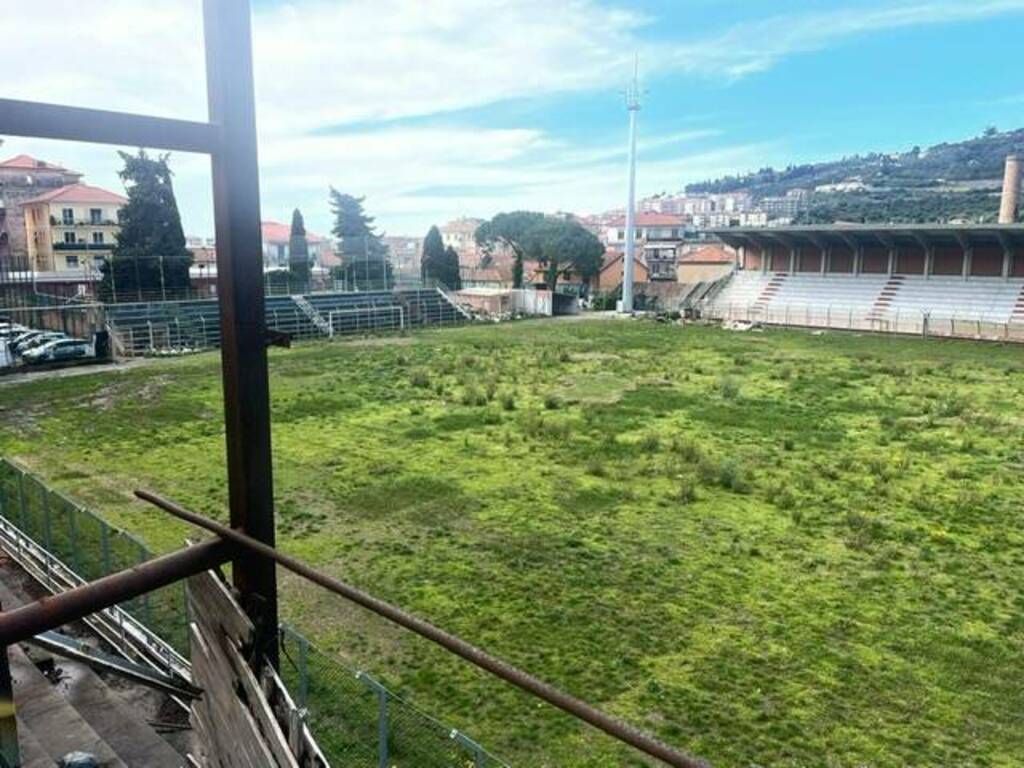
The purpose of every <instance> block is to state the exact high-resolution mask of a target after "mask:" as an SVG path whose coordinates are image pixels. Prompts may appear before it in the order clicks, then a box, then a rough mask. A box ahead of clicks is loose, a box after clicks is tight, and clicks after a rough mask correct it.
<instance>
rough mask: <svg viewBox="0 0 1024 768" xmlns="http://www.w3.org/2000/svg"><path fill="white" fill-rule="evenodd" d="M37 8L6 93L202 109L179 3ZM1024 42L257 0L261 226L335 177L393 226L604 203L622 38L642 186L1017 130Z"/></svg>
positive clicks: (783, 0) (690, 10) (897, 17)
mask: <svg viewBox="0 0 1024 768" xmlns="http://www.w3.org/2000/svg"><path fill="white" fill-rule="evenodd" d="M53 4H54V6H56V7H54V8H51V9H50V12H48V14H47V19H48V20H47V24H45V25H40V24H39V23H38V19H37V17H36V15H35V13H34V12H33V9H32V8H31V4H27V3H19V4H17V6H18V7H17V8H16V9H15V10H14V11H13V14H14V16H16V17H17V16H19V15H20V16H23V17H24V18H21V19H19V18H12V19H10V21H11V22H12V23H13V28H16V29H19V30H23V31H24V34H19V35H18V36H17V40H15V41H14V42H13V43H12V44H13V45H14V47H15V50H14V51H8V56H7V59H8V61H9V62H13V65H10V64H9V67H10V66H13V75H14V76H13V77H11V78H9V79H8V78H5V82H4V85H3V86H2V87H0V92H2V95H4V96H9V97H14V98H31V99H36V100H43V101H54V102H64V103H72V104H81V105H88V106H96V107H102V108H106V109H125V110H135V111H142V112H147V113H151V114H163V115H175V116H182V117H191V118H195V119H204V118H205V98H204V93H203V80H202V78H203V65H202V48H201V39H200V35H199V31H198V30H199V23H200V18H201V17H200V7H199V2H198V0H158V1H157V2H152V3H148V2H147V3H145V4H140V3H137V2H133V1H132V0H91V3H90V16H91V17H92V18H93V20H94V22H95V23H94V27H95V28H97V29H106V30H108V31H109V32H110V34H109V35H107V36H105V38H102V39H93V38H90V40H89V41H88V45H86V46H83V47H78V46H68V45H66V46H60V47H55V46H53V45H52V41H53V40H54V39H73V37H74V35H76V34H78V31H80V29H79V27H78V25H77V22H76V21H75V18H76V17H77V13H78V12H77V10H76V9H78V8H79V6H78V4H77V3H74V2H72V1H71V0H53ZM62 5H64V6H67V7H66V8H64V9H63V10H62V9H61V8H60V7H59V6H62ZM48 7H49V4H48ZM64 11H66V13H65V12H64ZM10 15H11V13H10V12H9V9H8V10H5V16H10ZM62 19H68V22H67V24H68V29H67V30H66V34H65V33H64V32H62V31H61V29H60V25H61V24H62V23H63V22H62V21H61V20H62ZM76 30H78V31H76ZM1021 32H1024V0H969V1H965V0H889V1H888V2H880V1H879V0H851V1H849V2H842V3H840V2H826V0H771V1H770V2H769V1H768V0H744V2H718V1H717V0H675V1H672V0H644V1H642V2H616V1H615V0H430V2H420V1H419V0H416V1H414V0H338V1H334V0H291V1H290V2H277V1H275V0H259V2H256V3H255V4H254V47H255V51H254V56H255V67H256V78H257V104H258V120H259V131H260V155H261V195H262V200H263V210H264V217H265V218H268V219H278V220H283V221H286V220H287V219H288V217H289V216H290V213H291V209H292V208H293V207H295V206H299V207H301V208H302V210H303V212H304V213H305V215H306V219H307V224H308V226H309V227H310V228H312V229H314V230H319V231H326V230H327V229H328V228H329V213H328V209H327V205H326V197H327V188H328V186H329V185H332V184H333V185H334V186H336V187H338V188H339V189H342V190H344V191H348V192H352V193H354V194H364V195H366V197H367V202H366V205H367V208H368V210H369V211H370V212H371V213H372V214H374V215H376V217H377V220H378V222H379V224H380V226H381V228H382V229H384V230H386V231H387V232H388V233H391V234H422V233H423V232H424V231H425V230H426V228H427V227H428V226H429V225H430V224H432V223H442V222H443V221H445V220H447V219H450V218H453V217H455V216H458V215H476V216H482V217H486V216H490V215H492V214H494V213H496V212H497V211H499V210H507V209H511V208H533V209H538V210H544V211H554V210H573V211H578V212H595V211H599V210H603V209H606V208H610V207H614V206H618V205H621V204H622V202H623V200H622V199H623V197H624V178H625V154H624V150H625V129H626V123H625V112H624V109H623V106H622V97H621V90H622V88H623V87H624V85H625V83H626V81H627V79H628V76H629V72H630V62H631V59H632V56H633V53H634V52H636V53H638V54H639V57H640V67H641V74H642V79H643V86H644V88H645V89H646V91H647V95H646V101H645V105H644V109H643V111H642V113H641V123H640V131H641V133H640V147H641V151H640V167H639V172H638V186H639V191H640V193H641V194H651V193H655V192H660V191H674V190H677V189H679V188H680V187H681V186H683V185H684V184H685V183H687V182H689V181H696V180H700V179H703V178H706V177H708V176H715V175H721V174H725V173H737V172H742V171H747V170H752V169H756V168H758V167H761V166H763V165H775V166H780V165H786V164H788V163H799V162H807V161H813V160H822V159H829V158H833V157H836V156H839V155H843V154H852V153H855V152H864V151H871V150H897V149H904V148H909V147H910V146H913V145H914V144H919V145H922V146H924V145H928V144H933V143H936V142H940V141H947V140H957V139H960V138H964V137H967V136H972V135H976V134H977V133H979V132H980V131H981V130H982V129H984V128H985V127H986V126H988V125H996V126H998V127H999V128H1001V129H1008V128H1015V127H1020V126H1022V125H1024V119H1022V113H1024V84H1022V83H1021V81H1020V77H1019V73H1020V71H1021V69H1020V63H1019V53H1018V50H1019V44H1018V41H1019V40H1020V39H1021ZM19 49H23V50H19ZM42 49H45V50H47V51H48V55H47V56H46V57H39V56H38V55H37V52H38V51H39V50H42ZM22 54H23V55H22ZM9 74H10V71H9ZM22 151H26V152H30V153H31V154H35V155H38V156H40V157H44V158H46V159H51V160H55V161H59V162H63V163H65V164H67V165H69V166H73V167H75V168H77V169H79V170H82V171H84V172H85V173H86V174H87V180H88V181H90V182H91V183H95V184H100V185H103V186H107V187H109V188H112V189H118V188H119V182H118V181H117V177H116V171H117V168H118V162H117V158H116V156H115V155H114V154H113V152H112V151H111V149H110V148H106V147H93V146H81V145H74V144H67V143H60V142H39V141H28V140H22V139H15V138H9V139H8V140H7V141H6V143H5V146H4V147H3V148H0V155H5V156H6V155H10V154H16V153H18V152H22ZM172 163H173V166H174V168H175V169H176V172H177V189H178V194H179V202H180V207H181V209H182V214H183V218H184V222H185V227H186V230H187V231H189V232H190V233H195V234H199V235H206V234H210V233H211V231H212V224H211V221H212V214H211V210H210V196H209V170H208V163H207V162H206V160H205V159H204V158H200V157H192V156H188V155H176V156H175V157H174V158H173V159H172Z"/></svg>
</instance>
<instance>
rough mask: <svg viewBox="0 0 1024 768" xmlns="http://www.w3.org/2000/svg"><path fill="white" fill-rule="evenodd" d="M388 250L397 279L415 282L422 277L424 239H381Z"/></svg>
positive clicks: (398, 237) (402, 237) (400, 237)
mask: <svg viewBox="0 0 1024 768" xmlns="http://www.w3.org/2000/svg"><path fill="white" fill-rule="evenodd" d="M381 240H382V242H383V243H384V245H385V246H386V247H387V249H388V258H389V259H390V261H391V269H392V270H394V275H395V279H396V280H398V281H402V280H415V279H416V278H418V277H419V276H420V260H421V257H422V256H423V238H422V237H405V236H402V235H393V236H392V235H388V236H385V237H383V238H381Z"/></svg>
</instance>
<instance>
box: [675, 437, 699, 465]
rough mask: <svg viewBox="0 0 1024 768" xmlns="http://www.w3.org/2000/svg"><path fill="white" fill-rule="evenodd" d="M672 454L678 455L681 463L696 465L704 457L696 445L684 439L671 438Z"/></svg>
mask: <svg viewBox="0 0 1024 768" xmlns="http://www.w3.org/2000/svg"><path fill="white" fill-rule="evenodd" d="M671 447H672V452H673V453H676V454H678V455H679V458H681V459H682V460H683V461H686V462H689V463H690V464H696V463H697V462H699V461H700V460H701V458H702V457H703V456H704V452H703V451H701V449H700V446H699V445H697V443H695V442H694V441H693V440H690V439H688V438H685V437H674V438H672V445H671Z"/></svg>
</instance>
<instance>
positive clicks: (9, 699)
mask: <svg viewBox="0 0 1024 768" xmlns="http://www.w3.org/2000/svg"><path fill="white" fill-rule="evenodd" d="M0 610H2V607H0ZM9 653H10V647H9V646H6V645H4V646H0V768H14V766H17V765H21V756H20V754H19V752H18V721H17V718H16V717H15V708H14V686H13V685H12V683H11V663H10V658H9V657H8V654H9Z"/></svg>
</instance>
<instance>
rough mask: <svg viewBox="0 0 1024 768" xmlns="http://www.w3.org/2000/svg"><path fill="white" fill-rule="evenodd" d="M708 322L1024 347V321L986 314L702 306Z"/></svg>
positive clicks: (823, 306) (837, 307)
mask: <svg viewBox="0 0 1024 768" xmlns="http://www.w3.org/2000/svg"><path fill="white" fill-rule="evenodd" d="M701 313H702V315H703V316H704V317H705V318H709V319H712V320H723V321H729V320H741V321H748V322H761V323H766V324H769V325H789V326H797V327H802V328H824V329H830V330H845V331H868V332H872V333H898V334H907V335H915V336H926V337H927V336H941V337H949V338H963V339H982V340H986V341H1013V342H1024V322H1013V321H1006V320H1002V319H995V318H993V317H991V316H988V315H985V314H984V313H962V314H953V315H938V316H936V315H935V314H933V313H929V312H926V311H920V310H900V309H895V310H887V311H877V312H876V311H873V310H870V309H865V308H864V307H863V306H859V307H851V306H847V305H840V304H781V305H780V304H775V303H773V304H770V305H768V306H765V305H764V304H759V303H757V302H748V303H730V302H726V303H716V302H710V303H708V304H706V305H705V306H704V307H703V308H702V310H701Z"/></svg>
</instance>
